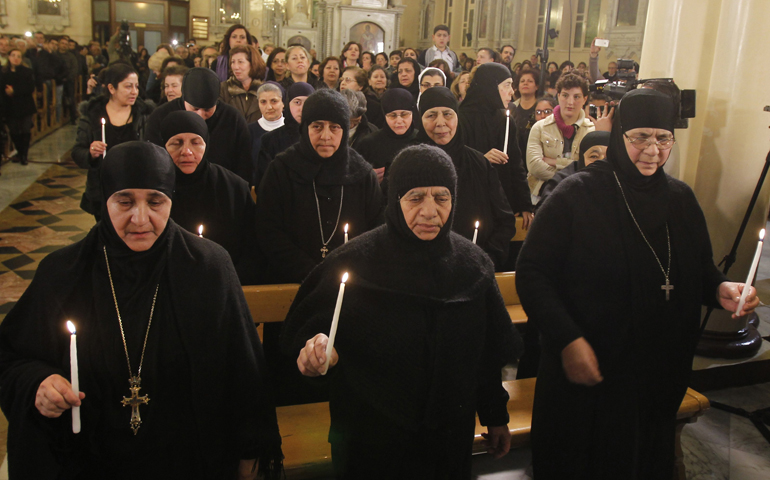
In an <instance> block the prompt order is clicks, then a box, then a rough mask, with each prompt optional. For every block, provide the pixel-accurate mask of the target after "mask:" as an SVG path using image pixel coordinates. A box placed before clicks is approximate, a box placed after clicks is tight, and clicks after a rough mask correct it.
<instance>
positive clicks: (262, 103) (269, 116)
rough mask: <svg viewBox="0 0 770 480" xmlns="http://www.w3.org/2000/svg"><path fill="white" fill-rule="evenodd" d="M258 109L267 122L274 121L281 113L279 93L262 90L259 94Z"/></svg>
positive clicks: (281, 103)
mask: <svg viewBox="0 0 770 480" xmlns="http://www.w3.org/2000/svg"><path fill="white" fill-rule="evenodd" d="M259 111H260V112H262V116H263V117H264V118H265V120H267V121H269V122H274V121H276V120H278V119H279V118H281V115H283V100H282V99H281V94H279V93H276V92H262V93H260V94H259Z"/></svg>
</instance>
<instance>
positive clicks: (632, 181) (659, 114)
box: [595, 89, 674, 235]
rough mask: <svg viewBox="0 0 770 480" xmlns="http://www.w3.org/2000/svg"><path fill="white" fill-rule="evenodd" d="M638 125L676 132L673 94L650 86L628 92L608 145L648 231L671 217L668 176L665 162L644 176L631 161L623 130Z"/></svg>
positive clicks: (637, 215) (610, 159) (611, 159)
mask: <svg viewBox="0 0 770 480" xmlns="http://www.w3.org/2000/svg"><path fill="white" fill-rule="evenodd" d="M635 128H660V129H664V130H668V131H669V132H671V133H672V134H673V133H674V102H673V100H672V99H671V97H669V96H667V95H665V94H663V93H660V92H658V91H656V90H650V89H638V90H634V91H632V92H629V93H627V94H626V95H625V96H624V97H623V98H622V100H621V102H620V105H619V106H618V113H617V121H616V122H615V123H614V125H613V126H612V132H611V134H610V145H609V148H608V149H607V162H608V163H609V164H610V165H612V167H613V169H614V170H615V172H616V173H617V175H618V178H619V179H620V183H621V184H622V185H623V191H624V193H625V195H626V198H627V199H628V203H629V205H630V206H631V210H632V211H633V212H634V216H635V218H636V221H637V222H639V225H640V226H641V228H642V230H643V231H644V232H645V233H647V232H654V231H657V230H659V229H661V228H662V227H663V226H664V225H665V223H666V221H667V219H668V213H667V212H668V198H669V186H668V180H667V179H666V174H665V172H664V171H663V166H662V165H661V166H660V167H659V168H658V170H657V171H656V172H655V173H654V174H652V175H650V176H645V175H642V173H641V172H640V171H639V170H638V169H637V168H636V165H634V163H633V162H632V161H631V158H630V157H629V156H628V152H627V151H626V145H625V142H624V140H623V134H624V133H626V132H628V131H629V130H633V129H635ZM630 148H634V147H630ZM599 163H601V162H595V164H599ZM648 235H650V234H648Z"/></svg>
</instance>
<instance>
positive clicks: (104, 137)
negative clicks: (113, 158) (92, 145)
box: [102, 117, 107, 158]
mask: <svg viewBox="0 0 770 480" xmlns="http://www.w3.org/2000/svg"><path fill="white" fill-rule="evenodd" d="M106 124H107V121H106V120H105V119H104V117H102V143H107V136H106V135H105V134H104V126H105V125H106ZM106 156H107V151H106V150H105V151H104V153H103V154H102V158H104V157H106Z"/></svg>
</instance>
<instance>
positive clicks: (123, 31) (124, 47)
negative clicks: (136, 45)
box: [118, 20, 132, 57]
mask: <svg viewBox="0 0 770 480" xmlns="http://www.w3.org/2000/svg"><path fill="white" fill-rule="evenodd" d="M128 29H129V27H128V21H126V20H123V21H122V22H120V37H119V38H118V42H119V44H120V52H121V53H122V54H123V55H125V56H127V57H129V56H131V53H132V50H131V34H130V33H129V31H128Z"/></svg>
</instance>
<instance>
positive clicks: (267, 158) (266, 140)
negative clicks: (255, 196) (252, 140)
mask: <svg viewBox="0 0 770 480" xmlns="http://www.w3.org/2000/svg"><path fill="white" fill-rule="evenodd" d="M275 131H276V130H273V132H275ZM271 133H272V132H266V133H265V134H264V135H262V142H261V143H260V145H259V154H257V165H256V167H255V168H256V169H257V171H256V173H255V174H254V185H255V186H256V187H257V191H259V186H260V185H261V184H262V178H264V176H265V172H267V167H268V166H269V165H270V162H272V161H273V153H272V152H273V146H272V143H273V142H274V141H275V139H274V137H275V135H271Z"/></svg>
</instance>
